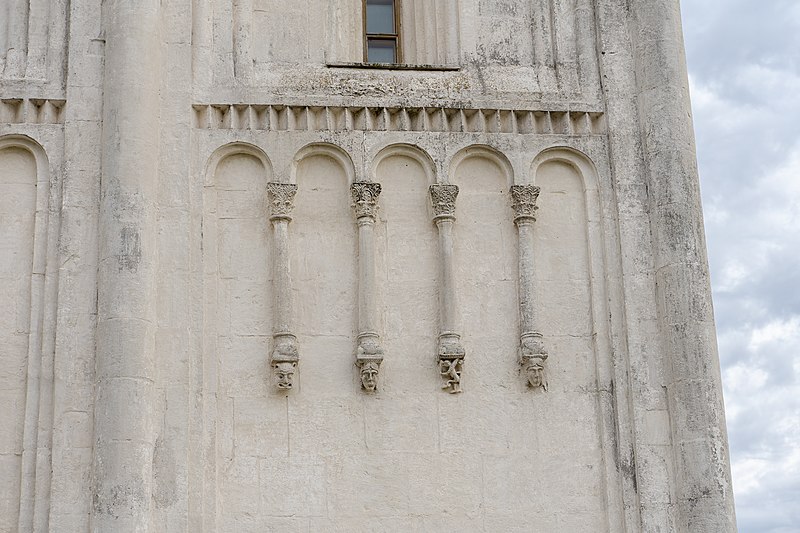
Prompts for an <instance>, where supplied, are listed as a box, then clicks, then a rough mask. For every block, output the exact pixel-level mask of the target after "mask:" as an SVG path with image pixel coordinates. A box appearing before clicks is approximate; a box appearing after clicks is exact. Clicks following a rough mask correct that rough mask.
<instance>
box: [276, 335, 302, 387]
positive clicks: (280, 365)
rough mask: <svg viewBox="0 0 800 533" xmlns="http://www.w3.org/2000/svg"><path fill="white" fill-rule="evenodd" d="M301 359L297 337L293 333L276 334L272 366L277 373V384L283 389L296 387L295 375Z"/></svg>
mask: <svg viewBox="0 0 800 533" xmlns="http://www.w3.org/2000/svg"><path fill="white" fill-rule="evenodd" d="M298 360H299V355H298V350H297V338H296V337H295V336H294V335H291V334H285V335H276V336H275V346H274V348H273V349H272V368H273V371H274V374H275V385H276V386H277V387H278V388H279V389H281V390H290V389H292V388H293V387H294V375H295V372H296V370H297V361H298Z"/></svg>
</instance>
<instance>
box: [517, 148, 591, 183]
mask: <svg viewBox="0 0 800 533" xmlns="http://www.w3.org/2000/svg"><path fill="white" fill-rule="evenodd" d="M554 162H560V163H564V164H567V165H569V166H571V167H572V168H574V169H575V171H576V172H577V173H578V175H579V176H580V177H581V179H582V180H583V186H584V189H585V190H592V191H593V190H597V188H598V179H597V169H596V167H595V165H594V163H593V162H592V160H591V158H590V157H589V156H588V155H586V154H585V153H583V152H581V151H580V150H576V149H575V148H572V147H568V146H552V147H550V148H545V149H544V150H542V151H541V152H539V153H538V154H537V155H536V157H534V158H533V161H532V162H531V177H532V178H533V182H534V184H535V183H536V174H537V172H538V171H539V167H541V166H542V165H543V164H545V163H554Z"/></svg>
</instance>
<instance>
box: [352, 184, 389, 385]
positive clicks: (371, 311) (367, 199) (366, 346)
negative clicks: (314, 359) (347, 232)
mask: <svg viewBox="0 0 800 533" xmlns="http://www.w3.org/2000/svg"><path fill="white" fill-rule="evenodd" d="M380 194H381V184H380V183H375V182H368V181H357V182H355V183H353V184H352V185H351V186H350V197H351V199H352V201H353V213H354V214H355V217H356V223H357V224H358V331H359V334H358V347H357V348H356V366H357V367H358V369H359V373H360V376H361V387H362V389H363V390H364V391H366V392H375V391H376V390H377V388H378V375H379V373H380V367H381V363H382V362H383V348H382V347H381V339H380V335H378V333H377V331H378V306H377V303H376V301H377V294H376V286H375V221H376V219H377V214H378V197H379V196H380Z"/></svg>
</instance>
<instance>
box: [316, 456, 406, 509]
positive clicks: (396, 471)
mask: <svg viewBox="0 0 800 533" xmlns="http://www.w3.org/2000/svg"><path fill="white" fill-rule="evenodd" d="M325 463H326V471H327V473H328V478H327V487H326V488H327V494H328V516H329V517H330V518H331V519H334V520H343V519H346V518H350V517H353V518H355V519H356V520H363V519H364V518H365V517H367V516H379V517H380V516H408V514H409V505H408V504H409V502H408V498H409V495H408V491H409V484H408V480H409V474H408V469H407V467H406V465H405V461H404V454H398V453H369V452H368V453H360V454H353V455H351V456H348V457H342V458H327V459H326V460H325Z"/></svg>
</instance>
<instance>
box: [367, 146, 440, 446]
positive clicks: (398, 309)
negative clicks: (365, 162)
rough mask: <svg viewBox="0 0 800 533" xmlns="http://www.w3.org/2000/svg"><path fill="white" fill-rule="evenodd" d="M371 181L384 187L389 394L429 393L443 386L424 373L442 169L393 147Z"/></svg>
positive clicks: (380, 262) (381, 280)
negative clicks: (433, 192)
mask: <svg viewBox="0 0 800 533" xmlns="http://www.w3.org/2000/svg"><path fill="white" fill-rule="evenodd" d="M370 176H371V178H372V179H373V180H374V181H377V182H379V183H380V184H381V186H382V192H381V197H380V206H381V209H380V211H379V212H378V215H379V219H380V220H379V223H378V224H377V227H376V229H375V231H376V236H377V238H376V245H377V246H376V248H377V249H376V255H377V267H378V287H379V290H380V291H381V293H382V301H383V302H387V304H388V305H384V306H382V310H383V319H384V322H385V328H384V331H385V338H384V348H385V349H386V353H387V354H388V355H387V358H390V359H387V362H386V365H387V369H391V371H390V372H389V371H387V372H385V373H384V377H383V392H384V393H386V394H394V393H397V394H405V393H413V394H428V393H429V392H430V391H431V390H434V391H435V390H437V389H438V388H439V387H440V386H441V385H440V382H439V379H438V375H437V374H436V373H434V372H422V371H420V369H426V368H429V367H430V365H431V350H432V347H433V346H435V344H436V338H437V334H438V329H437V325H438V312H437V309H438V307H437V298H436V295H437V290H438V286H437V282H436V280H437V277H438V265H439V263H438V261H439V257H438V246H437V235H436V228H435V226H434V224H433V223H432V222H431V213H430V208H429V207H428V206H429V204H430V196H429V193H428V187H429V186H430V185H431V184H433V183H435V182H436V166H435V164H434V162H433V159H432V158H431V157H430V155H428V153H427V152H425V151H424V150H422V149H421V148H419V147H417V146H413V145H410V144H392V145H389V146H386V147H384V148H382V149H381V150H380V151H378V153H377V154H376V155H375V157H374V158H373V159H372V162H371V165H370ZM409 409H410V408H409ZM402 430H403V432H406V431H407V429H406V428H402ZM393 438H397V439H403V438H408V439H413V438H415V437H413V436H412V435H408V434H407V435H394V436H393ZM416 438H419V439H422V437H421V436H417V437H416Z"/></svg>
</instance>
